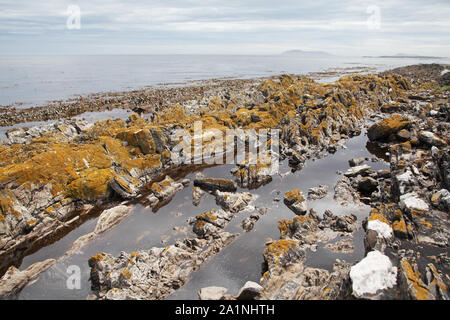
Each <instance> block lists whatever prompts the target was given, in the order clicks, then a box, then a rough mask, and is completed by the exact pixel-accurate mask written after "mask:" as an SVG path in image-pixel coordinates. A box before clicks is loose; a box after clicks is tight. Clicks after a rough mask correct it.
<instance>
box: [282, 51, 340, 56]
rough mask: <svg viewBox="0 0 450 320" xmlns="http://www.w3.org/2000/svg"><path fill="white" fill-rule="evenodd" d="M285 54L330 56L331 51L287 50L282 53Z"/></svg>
mask: <svg viewBox="0 0 450 320" xmlns="http://www.w3.org/2000/svg"><path fill="white" fill-rule="evenodd" d="M282 55H285V56H303V57H305V56H308V57H318V56H324V57H325V56H332V54H331V53H328V52H325V51H304V50H289V51H285V52H283V53H282Z"/></svg>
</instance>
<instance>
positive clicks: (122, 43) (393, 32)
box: [0, 0, 450, 57]
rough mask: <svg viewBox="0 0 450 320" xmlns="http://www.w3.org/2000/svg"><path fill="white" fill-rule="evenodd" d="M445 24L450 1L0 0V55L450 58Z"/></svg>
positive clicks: (449, 29) (449, 32)
mask: <svg viewBox="0 0 450 320" xmlns="http://www.w3.org/2000/svg"><path fill="white" fill-rule="evenodd" d="M78 13H79V14H78ZM449 17H450V0H428V1H417V0H391V1H386V0H384V1H354V0H352V1H350V0H340V1H329V0H315V1H302V0H277V1H274V0H270V1H268V0H248V1H244V0H240V1H237V0H226V1H225V0H223V1H217V0H209V1H206V0H195V1H194V0H184V1H181V0H155V1H154V0H127V1H125V0H40V1H36V0H0V51H1V52H0V54H280V53H282V52H284V51H287V50H315V51H316V50H320V51H326V52H329V53H332V54H337V55H394V54H399V53H404V54H415V55H432V56H444V57H450V18H449Z"/></svg>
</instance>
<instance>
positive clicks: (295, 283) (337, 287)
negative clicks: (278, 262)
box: [261, 260, 351, 300]
mask: <svg viewBox="0 0 450 320" xmlns="http://www.w3.org/2000/svg"><path fill="white" fill-rule="evenodd" d="M349 270H350V264H348V263H345V262H341V261H339V260H336V263H335V264H334V266H333V272H332V273H330V272H329V271H327V270H323V269H317V268H309V267H304V266H303V263H302V262H301V261H293V262H292V263H291V264H290V265H288V266H287V267H286V268H284V269H282V272H279V273H276V272H272V273H270V274H267V275H266V276H263V282H262V286H263V290H262V292H261V299H264V300H324V299H331V300H335V299H347V298H348V297H349V295H350V293H351V283H350V279H349Z"/></svg>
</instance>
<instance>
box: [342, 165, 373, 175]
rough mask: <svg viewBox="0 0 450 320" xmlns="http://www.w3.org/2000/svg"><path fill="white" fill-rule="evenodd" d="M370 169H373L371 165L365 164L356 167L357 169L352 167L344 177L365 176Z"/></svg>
mask: <svg viewBox="0 0 450 320" xmlns="http://www.w3.org/2000/svg"><path fill="white" fill-rule="evenodd" d="M370 169H371V167H370V166H369V165H367V164H363V165H362V166H356V167H352V168H350V169H348V170H347V171H346V172H345V173H344V176H346V177H356V176H357V175H358V174H363V173H365V172H367V171H369V170H370Z"/></svg>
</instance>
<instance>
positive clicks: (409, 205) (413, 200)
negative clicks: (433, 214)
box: [400, 192, 428, 211]
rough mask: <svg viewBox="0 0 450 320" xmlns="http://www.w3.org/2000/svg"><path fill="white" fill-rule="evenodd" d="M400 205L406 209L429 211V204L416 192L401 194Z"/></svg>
mask: <svg viewBox="0 0 450 320" xmlns="http://www.w3.org/2000/svg"><path fill="white" fill-rule="evenodd" d="M400 207H401V208H402V209H403V210H406V211H412V210H417V211H428V204H427V203H426V202H425V201H424V200H422V199H421V198H419V196H418V195H417V194H416V193H414V192H411V193H407V194H404V195H402V196H400Z"/></svg>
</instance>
